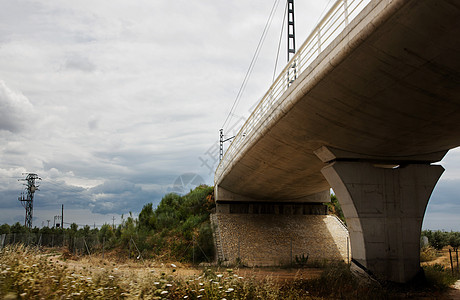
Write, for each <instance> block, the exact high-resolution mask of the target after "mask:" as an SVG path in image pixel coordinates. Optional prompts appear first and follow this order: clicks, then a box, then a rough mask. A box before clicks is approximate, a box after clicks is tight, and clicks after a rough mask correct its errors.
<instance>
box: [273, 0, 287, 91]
mask: <svg viewBox="0 0 460 300" xmlns="http://www.w3.org/2000/svg"><path fill="white" fill-rule="evenodd" d="M287 9H288V3H287V2H286V8H285V9H284V15H283V22H282V23H281V32H280V39H279V41H278V50H277V51H276V60H275V68H274V70H273V78H272V83H273V82H275V76H276V68H277V66H278V58H279V56H280V50H281V40H282V39H283V31H284V23H285V21H286V15H287Z"/></svg>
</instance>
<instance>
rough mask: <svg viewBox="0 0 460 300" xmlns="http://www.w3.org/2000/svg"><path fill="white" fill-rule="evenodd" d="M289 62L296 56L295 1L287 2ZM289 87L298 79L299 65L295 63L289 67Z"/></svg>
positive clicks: (288, 0) (289, 0)
mask: <svg viewBox="0 0 460 300" xmlns="http://www.w3.org/2000/svg"><path fill="white" fill-rule="evenodd" d="M287 39H288V40H287V61H288V63H289V62H290V61H291V58H292V57H293V56H294V54H295V25H294V0H287ZM287 77H288V78H287V79H288V85H290V84H291V83H292V82H293V81H294V80H295V79H296V78H297V63H296V62H295V61H293V62H292V64H291V65H290V66H289V69H288V72H287Z"/></svg>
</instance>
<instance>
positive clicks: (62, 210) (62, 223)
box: [61, 204, 64, 229]
mask: <svg viewBox="0 0 460 300" xmlns="http://www.w3.org/2000/svg"><path fill="white" fill-rule="evenodd" d="M61 228H62V229H64V204H62V208H61Z"/></svg>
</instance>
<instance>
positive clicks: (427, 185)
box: [321, 160, 444, 282]
mask: <svg viewBox="0 0 460 300" xmlns="http://www.w3.org/2000/svg"><path fill="white" fill-rule="evenodd" d="M321 172H322V174H323V175H324V177H325V178H326V180H327V181H328V182H329V184H330V185H331V187H332V189H333V190H334V192H335V193H336V195H337V199H338V200H339V203H340V204H341V206H342V209H343V212H344V215H345V218H346V220H347V225H348V230H349V232H350V241H351V251H352V258H353V261H354V263H355V264H356V265H357V266H360V267H362V268H364V269H365V270H366V271H368V272H369V271H370V272H371V273H372V274H374V275H375V276H376V277H377V278H379V279H381V280H389V281H393V282H408V281H410V280H411V279H412V278H414V277H415V276H416V275H417V273H418V272H419V271H420V232H421V226H422V221H423V216H424V214H425V209H426V205H427V203H428V200H429V198H430V195H431V193H432V191H433V188H434V186H435V185H436V182H437V181H438V179H439V177H440V176H441V174H442V173H443V172H444V168H443V167H442V166H439V165H430V164H429V163H425V164H423V163H422V164H418V163H413V164H408V165H404V166H398V167H395V168H391V167H390V166H388V165H386V166H383V165H381V166H380V167H379V165H376V164H374V163H371V162H362V161H340V160H337V161H334V162H332V163H330V164H329V165H327V166H326V167H324V168H323V169H322V170H321Z"/></svg>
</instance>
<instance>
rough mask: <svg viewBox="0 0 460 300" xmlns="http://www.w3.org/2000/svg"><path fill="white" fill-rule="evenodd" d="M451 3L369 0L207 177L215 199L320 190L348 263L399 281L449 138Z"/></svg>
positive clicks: (411, 261) (458, 70) (456, 23)
mask: <svg viewBox="0 0 460 300" xmlns="http://www.w3.org/2000/svg"><path fill="white" fill-rule="evenodd" d="M459 120H460V4H459V3H458V1H456V0H443V1H436V0H411V1H407V0H394V1H371V3H370V4H369V5H368V6H367V7H366V8H365V9H364V10H363V11H362V12H361V13H360V15H359V16H358V17H356V19H355V20H354V21H353V22H352V23H350V24H349V26H348V27H347V29H345V31H344V32H343V33H342V34H341V35H340V36H339V37H338V38H336V40H335V41H334V42H333V43H332V44H331V45H329V46H328V48H327V49H325V50H324V51H323V52H322V54H321V55H320V56H319V57H318V58H317V59H316V60H315V61H314V62H313V64H312V65H311V66H310V67H309V68H308V69H307V70H306V71H304V72H303V73H302V74H301V75H300V77H299V78H298V79H297V80H296V81H295V82H294V83H293V84H292V85H291V86H290V87H289V89H288V90H287V91H286V92H285V94H284V96H283V98H282V99H281V100H280V101H279V104H278V103H277V105H275V106H274V107H272V108H271V111H269V113H268V115H267V117H266V118H265V119H264V120H263V121H261V122H260V123H259V124H258V126H259V127H258V128H257V129H256V130H254V131H253V132H254V133H253V134H252V136H250V137H248V138H247V142H246V144H244V145H243V146H242V149H241V152H240V154H239V155H238V156H237V157H236V158H235V159H234V161H232V162H231V164H230V166H228V167H227V168H226V169H224V171H223V172H222V173H221V174H219V176H216V180H215V183H216V200H217V202H219V200H225V201H264V202H270V201H272V202H283V201H289V202H293V201H298V202H318V199H319V198H321V196H322V197H323V198H324V195H326V193H327V192H328V191H329V189H330V188H331V187H332V188H333V189H334V191H335V192H336V194H337V196H338V199H339V201H340V203H341V204H342V205H343V207H344V213H345V217H346V218H347V221H349V230H350V237H351V245H352V253H353V258H354V262H355V263H356V264H357V265H359V266H361V267H362V268H364V269H366V270H367V271H368V272H370V273H373V274H375V275H376V276H378V277H380V278H382V279H386V280H392V281H398V282H406V281H408V280H410V279H411V278H412V277H414V276H415V274H416V273H417V271H418V269H419V243H418V239H419V236H420V230H421V222H422V220H423V215H424V212H425V208H426V204H427V202H428V200H429V197H430V195H431V192H432V190H433V188H434V186H435V184H436V182H437V180H438V178H439V176H440V175H441V173H442V167H440V166H432V165H430V164H431V163H433V162H437V161H440V160H441V159H442V157H443V156H444V154H445V153H446V152H447V151H448V150H449V149H452V148H454V147H457V146H459V145H460V121H459Z"/></svg>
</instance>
